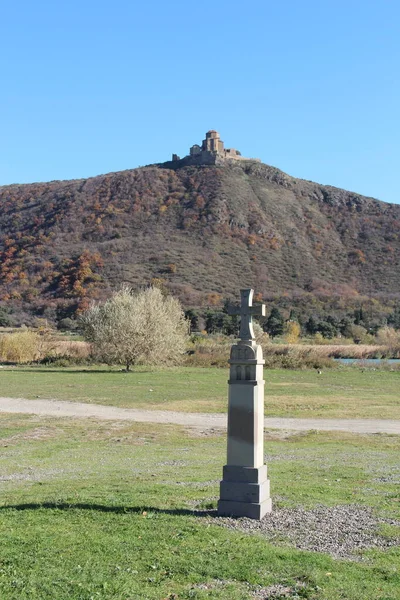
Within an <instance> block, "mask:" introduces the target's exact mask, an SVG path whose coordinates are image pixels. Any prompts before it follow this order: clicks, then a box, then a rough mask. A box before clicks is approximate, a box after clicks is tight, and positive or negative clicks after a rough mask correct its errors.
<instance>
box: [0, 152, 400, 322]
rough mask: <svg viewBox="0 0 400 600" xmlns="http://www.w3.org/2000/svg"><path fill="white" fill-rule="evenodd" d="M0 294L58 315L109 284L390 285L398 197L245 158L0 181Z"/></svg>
mask: <svg viewBox="0 0 400 600" xmlns="http://www.w3.org/2000/svg"><path fill="white" fill-rule="evenodd" d="M0 208H1V211H0V303H1V305H3V306H5V305H12V306H13V308H14V310H17V311H20V313H21V314H25V315H26V314H28V313H29V314H36V315H44V316H47V317H49V318H52V319H54V318H62V317H64V316H66V315H67V314H69V313H71V312H72V311H74V310H75V309H76V308H78V309H82V308H84V307H85V306H86V305H87V303H88V301H89V300H90V299H91V298H102V297H105V296H106V295H108V294H109V292H110V290H111V289H112V288H115V287H118V286H119V285H120V284H121V283H122V282H128V283H130V284H132V285H133V286H135V287H136V286H142V285H143V284H146V283H149V282H150V281H151V280H152V279H154V278H156V279H163V280H164V281H165V285H167V286H168V287H169V288H170V289H171V290H172V291H173V293H175V294H177V295H178V296H179V297H180V298H181V300H182V301H183V303H184V304H185V305H186V306H201V305H202V306H205V305H212V304H215V303H218V302H219V300H220V299H221V298H225V297H230V296H237V295H238V290H239V289H240V288H241V287H248V286H253V287H255V289H256V291H257V292H258V293H259V294H260V296H259V297H261V296H263V297H268V296H269V295H271V294H285V295H289V296H292V295H299V294H302V293H303V292H304V291H307V292H312V293H314V294H331V295H333V294H334V295H338V296H342V297H346V296H352V295H353V296H354V295H355V294H357V293H366V294H368V295H375V294H381V295H382V294H384V295H387V296H389V295H399V294H400V268H399V266H400V235H399V232H400V205H395V204H387V203H384V202H380V201H378V200H374V199H373V198H366V197H363V196H360V195H358V194H355V193H352V192H347V191H344V190H341V189H336V188H333V187H329V186H322V185H318V184H316V183H312V182H308V181H303V180H300V179H295V178H293V177H290V176H288V175H286V174H285V173H283V172H281V171H279V170H278V169H275V168H272V167H269V166H267V165H263V164H259V163H251V162H246V163H241V164H227V165H224V166H197V167H185V168H180V169H176V170H173V169H171V168H166V165H154V166H148V167H144V168H139V169H133V170H129V171H123V172H119V173H111V174H108V175H101V176H99V177H93V178H90V179H84V180H83V179H82V180H75V181H53V182H50V183H34V184H29V185H11V186H5V187H0Z"/></svg>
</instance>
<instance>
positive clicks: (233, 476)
mask: <svg viewBox="0 0 400 600" xmlns="http://www.w3.org/2000/svg"><path fill="white" fill-rule="evenodd" d="M240 294H241V306H240V309H233V310H232V311H229V312H230V314H235V315H237V314H238V315H240V317H241V323H240V341H239V343H237V344H234V345H233V346H232V348H231V356H230V360H229V364H230V377H229V381H228V384H229V399H228V458H227V464H226V465H225V466H224V470H223V479H222V481H221V484H220V499H219V502H218V514H219V515H225V516H227V515H228V516H235V517H249V518H251V519H258V520H260V519H262V518H263V516H264V515H265V514H266V513H267V512H271V498H270V495H269V480H268V478H267V467H266V465H264V379H263V365H264V360H263V356H262V348H261V346H259V345H258V344H256V343H255V338H254V331H253V325H252V317H253V315H263V316H264V315H265V305H264V304H262V305H261V306H260V305H259V306H253V305H252V302H253V290H252V289H245V290H241V291H240Z"/></svg>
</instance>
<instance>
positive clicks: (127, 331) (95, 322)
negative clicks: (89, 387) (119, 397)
mask: <svg viewBox="0 0 400 600" xmlns="http://www.w3.org/2000/svg"><path fill="white" fill-rule="evenodd" d="M80 321H81V325H82V329H83V333H84V336H85V339H86V340H87V341H88V342H91V344H92V347H93V351H94V353H95V355H96V356H97V358H99V359H100V360H102V361H104V362H106V363H108V364H124V365H126V368H127V370H129V369H130V367H131V365H134V364H148V365H163V364H164V365H165V364H176V363H178V362H179V361H180V359H181V358H182V357H183V354H184V352H185V349H186V348H185V346H186V341H187V339H188V332H189V326H188V321H187V320H186V319H185V316H184V313H183V311H182V308H181V305H180V303H179V301H178V300H176V299H175V298H172V296H165V295H163V293H162V291H161V290H160V289H159V288H156V287H149V288H148V289H146V290H144V291H141V292H138V293H133V291H132V290H131V289H130V288H128V287H124V288H122V290H121V291H119V292H116V293H114V294H113V296H112V297H111V298H110V299H109V300H107V301H106V302H105V303H103V304H93V305H92V306H91V307H90V308H89V309H88V310H87V311H86V312H85V313H83V315H82V316H81V319H80Z"/></svg>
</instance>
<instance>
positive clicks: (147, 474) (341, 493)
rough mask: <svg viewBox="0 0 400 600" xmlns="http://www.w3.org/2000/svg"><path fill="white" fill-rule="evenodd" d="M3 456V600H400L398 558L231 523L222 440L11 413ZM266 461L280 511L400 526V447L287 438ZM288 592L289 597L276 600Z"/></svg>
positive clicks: (353, 439)
mask: <svg viewBox="0 0 400 600" xmlns="http://www.w3.org/2000/svg"><path fill="white" fill-rule="evenodd" d="M0 448H1V454H2V460H1V468H0V469H1V470H0V489H1V499H0V598H1V600H94V599H96V600H97V599H101V600H147V599H148V600H156V599H157V600H162V599H169V600H173V599H176V600H183V599H190V598H194V599H197V600H204V599H206V598H213V599H214V598H215V599H224V600H239V599H241V600H250V599H258V600H261V599H262V598H265V597H268V598H273V599H275V600H278V598H292V599H294V598H297V599H298V598H308V599H320V600H343V599H346V600H370V599H372V598H373V599H374V600H375V599H380V600H396V599H397V600H398V598H399V589H400V575H399V565H400V549H399V547H392V548H388V549H386V550H378V549H375V550H367V551H365V552H363V553H362V560H359V561H352V560H348V559H346V560H335V559H333V558H331V557H330V556H329V555H326V554H322V553H318V552H309V551H305V550H299V549H296V548H294V547H293V546H292V545H291V544H290V543H289V542H288V541H287V540H285V539H282V540H280V541H279V542H274V543H272V542H270V541H269V540H268V539H267V538H265V537H262V536H261V535H259V534H257V533H244V532H241V531H236V530H232V529H228V528H226V527H224V526H221V525H218V524H217V522H218V519H216V518H215V515H214V513H212V512H211V513H207V511H209V510H210V509H211V510H212V509H214V508H215V507H216V501H217V497H218V481H219V479H220V477H221V473H222V465H223V463H224V460H225V437H224V436H223V435H210V436H207V437H196V436H195V434H194V433H193V434H192V433H190V432H189V433H188V432H186V431H184V430H183V429H181V428H178V427H173V426H153V425H143V424H127V423H104V422H103V423H95V422H94V421H93V420H87V421H74V420H71V419H64V420H54V419H50V418H39V417H32V416H19V415H0ZM265 450H266V457H267V461H268V464H269V474H270V478H271V487H272V497H273V501H274V506H275V507H285V506H286V507H296V506H305V507H308V508H311V507H314V506H316V505H319V504H323V505H325V506H334V505H343V504H349V505H355V504H356V505H360V506H364V507H368V506H369V507H372V509H373V511H374V514H376V515H381V516H384V517H385V518H392V519H400V503H399V493H398V481H399V476H400V472H399V469H400V466H399V461H398V456H399V451H400V437H399V436H387V435H371V436H367V435H358V436H357V435H350V434H339V433H332V434H329V433H324V434H320V435H319V434H317V433H315V432H312V433H309V434H306V435H305V434H296V435H291V436H288V437H281V435H280V434H278V433H276V434H270V436H269V437H268V438H267V439H266V445H265ZM194 510H200V511H202V510H203V511H204V512H203V513H202V512H200V513H195V512H194ZM381 534H382V535H385V536H399V535H400V530H399V527H396V526H394V525H392V526H387V527H386V528H382V531H381ZM277 584H279V585H281V586H283V587H284V588H285V589H288V590H290V594H289V595H286V596H280V595H276V594H275V595H269V596H266V594H267V591H268V590H271V589H272V588H271V586H274V585H275V586H276V585H277ZM263 590H266V591H265V592H263Z"/></svg>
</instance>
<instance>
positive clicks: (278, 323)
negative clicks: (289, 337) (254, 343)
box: [264, 308, 285, 337]
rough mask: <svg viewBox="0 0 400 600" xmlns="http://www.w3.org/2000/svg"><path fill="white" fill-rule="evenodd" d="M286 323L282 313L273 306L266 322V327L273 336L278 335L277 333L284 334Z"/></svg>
mask: <svg viewBox="0 0 400 600" xmlns="http://www.w3.org/2000/svg"><path fill="white" fill-rule="evenodd" d="M284 324H285V321H284V318H283V316H282V314H281V313H280V312H279V310H278V309H277V308H273V309H272V310H271V314H270V315H269V317H268V319H267V322H266V323H265V326H264V329H265V331H267V332H268V333H269V335H270V336H271V337H276V336H277V335H282V333H283V329H284Z"/></svg>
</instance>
